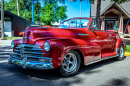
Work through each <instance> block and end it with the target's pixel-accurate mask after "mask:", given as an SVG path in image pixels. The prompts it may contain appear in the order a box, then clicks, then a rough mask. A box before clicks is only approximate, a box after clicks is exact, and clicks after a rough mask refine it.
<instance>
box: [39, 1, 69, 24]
mask: <svg viewBox="0 0 130 86" xmlns="http://www.w3.org/2000/svg"><path fill="white" fill-rule="evenodd" d="M66 8H67V7H66V6H63V5H62V6H58V0H44V6H43V7H42V9H41V16H40V17H41V21H42V22H44V23H45V24H46V25H51V23H54V22H58V20H64V19H65V18H67V15H66V14H65V12H66Z"/></svg>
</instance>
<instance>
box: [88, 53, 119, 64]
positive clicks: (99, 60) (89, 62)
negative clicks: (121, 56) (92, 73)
mask: <svg viewBox="0 0 130 86" xmlns="http://www.w3.org/2000/svg"><path fill="white" fill-rule="evenodd" d="M117 56H118V55H114V56H109V57H104V58H101V59H98V60H95V61H92V62H89V63H86V64H85V65H90V64H93V63H96V62H100V61H102V60H106V59H110V58H114V57H117Z"/></svg>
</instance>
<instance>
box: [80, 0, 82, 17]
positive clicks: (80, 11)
mask: <svg viewBox="0 0 130 86" xmlns="http://www.w3.org/2000/svg"><path fill="white" fill-rule="evenodd" d="M80 17H82V3H81V0H80Z"/></svg>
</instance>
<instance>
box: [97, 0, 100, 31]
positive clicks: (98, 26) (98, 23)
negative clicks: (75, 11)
mask: <svg viewBox="0 0 130 86" xmlns="http://www.w3.org/2000/svg"><path fill="white" fill-rule="evenodd" d="M100 8H101V0H97V12H96V27H97V30H100Z"/></svg>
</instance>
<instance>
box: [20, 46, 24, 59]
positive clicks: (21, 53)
mask: <svg viewBox="0 0 130 86" xmlns="http://www.w3.org/2000/svg"><path fill="white" fill-rule="evenodd" d="M23 55H24V53H23V47H21V49H20V57H21V58H23Z"/></svg>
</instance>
